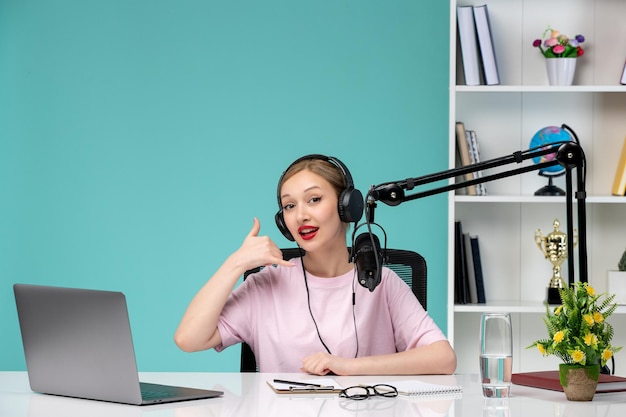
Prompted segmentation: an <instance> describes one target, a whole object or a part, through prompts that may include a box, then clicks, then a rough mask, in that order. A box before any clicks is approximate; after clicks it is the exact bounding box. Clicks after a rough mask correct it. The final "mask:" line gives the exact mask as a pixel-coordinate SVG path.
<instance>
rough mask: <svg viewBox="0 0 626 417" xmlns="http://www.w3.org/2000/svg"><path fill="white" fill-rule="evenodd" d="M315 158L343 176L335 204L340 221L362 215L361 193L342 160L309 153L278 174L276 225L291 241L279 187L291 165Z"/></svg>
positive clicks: (354, 219) (292, 239) (352, 220)
mask: <svg viewBox="0 0 626 417" xmlns="http://www.w3.org/2000/svg"><path fill="white" fill-rule="evenodd" d="M316 159H318V160H321V161H326V162H328V163H330V164H332V165H334V166H335V167H336V168H337V169H339V171H340V172H341V174H342V176H343V178H344V181H345V189H344V190H343V191H341V193H340V194H339V200H338V204H337V209H338V211H339V218H340V219H341V221H343V222H346V223H351V222H354V223H356V222H358V221H359V220H360V219H361V216H363V207H364V202H363V195H362V194H361V192H360V191H359V190H357V189H355V188H354V181H353V180H352V175H351V174H350V171H349V170H348V167H347V166H346V165H345V164H344V163H343V162H341V161H340V160H339V159H337V158H335V157H332V156H327V155H321V154H310V155H305V156H302V157H300V158H298V159H296V160H295V161H293V162H292V163H291V164H290V165H289V166H288V167H287V169H285V171H284V172H283V173H282V175H281V176H280V179H279V180H278V186H277V190H276V198H277V201H278V213H276V215H275V216H274V217H275V220H276V225H277V226H278V229H279V230H280V231H281V232H282V234H283V235H284V236H285V237H286V238H287V239H289V240H291V241H294V240H295V239H294V237H293V235H292V234H291V232H289V230H288V229H287V226H286V225H285V219H284V217H283V209H282V204H281V201H280V187H281V184H282V182H283V178H284V177H285V174H286V173H287V172H288V171H289V170H290V169H291V167H293V166H294V165H296V164H298V163H299V162H302V161H306V160H316Z"/></svg>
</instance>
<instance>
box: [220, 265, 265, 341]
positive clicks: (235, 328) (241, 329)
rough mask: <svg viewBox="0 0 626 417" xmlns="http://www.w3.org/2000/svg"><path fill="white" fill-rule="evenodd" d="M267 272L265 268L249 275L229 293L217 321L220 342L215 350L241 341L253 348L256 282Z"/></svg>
mask: <svg viewBox="0 0 626 417" xmlns="http://www.w3.org/2000/svg"><path fill="white" fill-rule="evenodd" d="M269 272H270V271H269V270H268V269H267V268H266V269H263V270H261V271H260V272H258V273H256V274H251V275H249V276H248V277H247V279H246V280H245V281H243V282H242V283H241V284H240V285H239V286H238V287H237V288H235V289H234V290H233V292H232V293H231V294H230V296H229V297H228V300H226V304H225V305H224V308H223V309H222V313H221V314H220V317H219V319H218V322H217V329H218V330H219V332H220V337H221V339H222V343H221V344H219V345H217V346H216V347H215V350H216V351H218V352H221V351H222V350H224V349H226V348H227V347H229V346H232V345H235V344H237V343H241V342H246V343H248V344H250V345H251V347H252V348H253V349H254V346H253V340H254V331H256V329H257V322H256V319H257V315H256V314H254V312H253V311H254V305H255V303H256V302H257V301H256V300H257V299H258V298H257V297H258V293H259V291H260V288H259V287H258V286H257V285H256V284H257V283H258V282H262V280H263V277H264V276H265V275H267V274H269Z"/></svg>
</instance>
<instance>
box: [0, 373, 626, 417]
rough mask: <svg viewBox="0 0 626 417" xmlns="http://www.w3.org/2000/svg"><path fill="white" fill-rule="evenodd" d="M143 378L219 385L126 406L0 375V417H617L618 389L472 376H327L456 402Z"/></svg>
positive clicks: (239, 377)
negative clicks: (202, 395) (497, 387)
mask: <svg viewBox="0 0 626 417" xmlns="http://www.w3.org/2000/svg"><path fill="white" fill-rule="evenodd" d="M140 376H141V379H142V381H145V382H157V383H164V384H170V385H184V386H191V387H198V388H208V389H219V390H222V391H224V392H225V394H224V397H222V398H213V399H207V400H198V401H188V402H180V403H172V404H161V405H151V406H132V405H122V404H113V403H105V402H99V401H90V400H81V399H74V398H64V397H55V396H51V395H43V394H36V393H33V392H31V390H30V387H29V385H28V377H27V375H26V373H25V372H0V417H23V416H29V417H40V416H42V417H43V416H45V417H57V416H63V417H79V416H80V417H85V416H89V417H100V416H103V417H104V416H107V417H109V416H116V417H139V416H147V417H161V416H175V417H200V416H202V417H255V416H259V417H282V416H284V417H294V416H297V417H307V416H311V417H317V416H332V417H335V416H353V417H356V416H380V417H389V416H402V417H404V416H422V417H426V416H450V417H460V416H463V417H467V416H469V417H474V416H480V417H492V416H493V417H496V416H497V417H529V416H530V417H543V416H550V417H596V416H597V417H618V416H619V417H623V416H625V415H626V392H622V393H613V394H597V395H596V396H595V398H594V400H593V401H592V402H586V403H575V402H570V401H567V400H566V399H565V394H563V393H560V392H555V391H546V390H540V389H534V388H527V387H521V386H518V385H514V386H513V390H512V396H511V397H510V398H509V399H508V400H505V401H504V404H498V402H500V401H501V400H488V401H486V400H484V399H483V397H482V393H481V389H480V384H479V382H478V376H477V375H455V376H423V377H422V376H419V377H415V376H414V377H409V378H406V377H397V376H387V377H373V376H368V377H333V379H335V380H336V381H337V382H338V383H340V384H341V385H343V386H350V385H355V384H359V383H370V382H374V381H375V382H382V381H394V380H398V379H421V380H424V381H426V382H434V383H450V382H453V383H456V384H458V385H461V386H462V387H463V396H462V398H460V399H442V398H437V399H429V400H425V399H411V398H407V397H398V398H380V397H376V398H371V399H369V400H364V401H353V400H346V399H341V398H339V397H338V396H337V395H336V394H324V395H311V394H308V395H278V394H275V393H274V392H273V391H272V390H271V389H270V388H269V387H268V386H267V384H266V381H267V380H269V379H272V378H274V377H281V378H285V379H298V378H300V379H302V378H306V379H310V378H311V376H305V375H295V374H239V373H141V375H140Z"/></svg>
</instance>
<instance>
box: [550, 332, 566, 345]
mask: <svg viewBox="0 0 626 417" xmlns="http://www.w3.org/2000/svg"><path fill="white" fill-rule="evenodd" d="M563 339H565V332H563V330H559V331H558V332H556V333H554V337H553V338H552V340H554V341H555V342H556V343H561V342H562V341H563Z"/></svg>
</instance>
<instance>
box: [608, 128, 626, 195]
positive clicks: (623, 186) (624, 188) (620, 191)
mask: <svg viewBox="0 0 626 417" xmlns="http://www.w3.org/2000/svg"><path fill="white" fill-rule="evenodd" d="M611 194H613V195H619V196H623V195H625V194H626V138H624V144H623V145H622V152H621V153H620V157H619V160H618V161H617V169H616V170H615V178H614V179H613V186H612V187H611Z"/></svg>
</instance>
